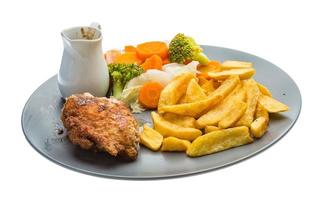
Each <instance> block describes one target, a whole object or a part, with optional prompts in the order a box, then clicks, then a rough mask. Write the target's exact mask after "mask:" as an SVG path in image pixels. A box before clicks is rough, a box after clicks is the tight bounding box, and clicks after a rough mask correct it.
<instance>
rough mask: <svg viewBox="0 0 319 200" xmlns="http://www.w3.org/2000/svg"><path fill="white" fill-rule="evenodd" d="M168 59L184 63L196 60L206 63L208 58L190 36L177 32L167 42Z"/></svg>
mask: <svg viewBox="0 0 319 200" xmlns="http://www.w3.org/2000/svg"><path fill="white" fill-rule="evenodd" d="M168 54H169V60H170V61H171V62H176V63H181V64H185V63H186V62H188V61H193V60H195V61H198V62H200V63H201V64H204V65H205V64H207V63H208V62H209V59H208V58H207V56H206V55H205V54H204V53H203V49H202V48H201V47H200V46H199V45H198V44H197V43H196V42H195V40H194V39H193V38H191V37H188V36H185V35H184V34H183V33H178V34H177V35H176V36H175V37H174V38H173V39H172V41H171V42H170V43H169V48H168Z"/></svg>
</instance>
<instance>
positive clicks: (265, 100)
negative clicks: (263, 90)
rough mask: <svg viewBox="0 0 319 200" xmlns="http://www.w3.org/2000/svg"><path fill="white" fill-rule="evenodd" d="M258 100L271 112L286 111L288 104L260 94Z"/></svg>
mask: <svg viewBox="0 0 319 200" xmlns="http://www.w3.org/2000/svg"><path fill="white" fill-rule="evenodd" d="M258 102H259V103H260V104H261V105H262V106H263V107H264V108H265V109H266V110H267V111H268V112H270V113H277V112H284V111H287V110H288V106H287V105H285V104H283V103H281V102H279V101H277V100H276V99H274V98H271V97H269V96H266V95H260V97H259V99H258Z"/></svg>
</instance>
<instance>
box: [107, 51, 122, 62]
mask: <svg viewBox="0 0 319 200" xmlns="http://www.w3.org/2000/svg"><path fill="white" fill-rule="evenodd" d="M120 55H121V52H120V51H118V50H115V49H112V50H109V51H107V52H105V54H104V58H105V60H106V62H107V63H108V64H111V63H114V62H115V60H116V58H117V57H119V56H120Z"/></svg>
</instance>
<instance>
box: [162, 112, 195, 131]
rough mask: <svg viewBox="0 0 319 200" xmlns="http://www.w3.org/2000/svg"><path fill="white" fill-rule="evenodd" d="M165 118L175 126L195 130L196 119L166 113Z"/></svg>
mask: <svg viewBox="0 0 319 200" xmlns="http://www.w3.org/2000/svg"><path fill="white" fill-rule="evenodd" d="M163 118H164V119H165V120H167V121H169V122H171V123H173V124H176V125H179V126H182V127H185V128H195V127H196V119H195V118H194V117H189V116H182V115H177V114H174V113H164V114H163Z"/></svg>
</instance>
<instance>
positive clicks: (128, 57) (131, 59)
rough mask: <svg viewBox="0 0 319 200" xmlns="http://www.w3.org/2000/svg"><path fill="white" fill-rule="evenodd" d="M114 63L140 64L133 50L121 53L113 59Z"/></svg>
mask: <svg viewBox="0 0 319 200" xmlns="http://www.w3.org/2000/svg"><path fill="white" fill-rule="evenodd" d="M115 63H123V64H132V63H136V64H141V60H140V59H139V58H138V57H137V56H136V53H134V52H128V53H123V54H121V55H119V56H118V57H117V58H116V59H115Z"/></svg>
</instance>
